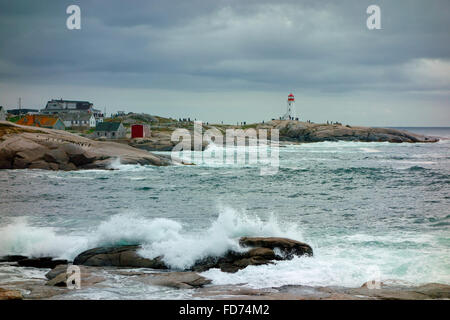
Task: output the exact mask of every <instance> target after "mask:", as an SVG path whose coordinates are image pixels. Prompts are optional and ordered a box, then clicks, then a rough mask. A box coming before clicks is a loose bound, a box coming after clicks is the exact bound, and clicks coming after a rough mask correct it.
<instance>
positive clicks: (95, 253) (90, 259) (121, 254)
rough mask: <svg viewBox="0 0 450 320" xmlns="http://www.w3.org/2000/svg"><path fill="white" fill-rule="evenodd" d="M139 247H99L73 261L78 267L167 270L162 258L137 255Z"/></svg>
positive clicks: (83, 253)
mask: <svg viewBox="0 0 450 320" xmlns="http://www.w3.org/2000/svg"><path fill="white" fill-rule="evenodd" d="M138 249H140V246H138V245H131V246H112V247H99V248H94V249H90V250H87V251H84V252H82V253H80V254H79V255H78V256H77V257H76V258H75V259H74V261H73V264H76V265H85V266H96V267H106V266H114V267H129V268H153V269H167V267H166V265H165V264H164V262H163V261H162V258H161V257H157V258H155V259H147V258H143V257H141V256H140V255H138V254H137V250H138Z"/></svg>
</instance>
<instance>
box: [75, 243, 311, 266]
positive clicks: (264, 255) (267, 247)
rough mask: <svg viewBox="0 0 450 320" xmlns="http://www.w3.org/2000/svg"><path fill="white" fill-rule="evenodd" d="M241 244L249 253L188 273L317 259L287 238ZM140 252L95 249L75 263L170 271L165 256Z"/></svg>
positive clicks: (206, 261)
mask: <svg viewBox="0 0 450 320" xmlns="http://www.w3.org/2000/svg"><path fill="white" fill-rule="evenodd" d="M239 244H240V246H241V247H242V248H248V250H245V249H244V250H243V251H242V252H241V251H239V252H237V251H227V252H226V253H225V254H224V255H222V256H210V257H205V258H203V259H201V260H199V261H197V262H196V263H195V264H194V265H193V266H192V267H191V268H190V269H189V270H188V271H196V272H202V271H206V270H208V269H211V268H219V269H221V270H222V271H223V272H236V271H238V270H240V269H244V268H246V267H247V266H249V265H262V264H269V263H273V261H274V260H290V259H293V258H294V256H303V255H304V256H312V255H313V250H312V248H311V247H310V246H309V245H307V244H306V243H303V242H299V241H296V240H291V239H286V238H262V237H242V238H240V240H239ZM139 249H140V246H139V245H126V246H110V247H99V248H93V249H90V250H87V251H84V252H82V253H80V254H79V255H78V256H77V257H76V258H75V259H74V261H73V263H74V264H75V265H84V266H92V267H128V268H152V269H169V266H167V265H166V264H165V263H164V261H163V258H164V257H163V256H159V257H156V258H154V259H147V258H144V257H141V256H140V255H139V254H138V250H139Z"/></svg>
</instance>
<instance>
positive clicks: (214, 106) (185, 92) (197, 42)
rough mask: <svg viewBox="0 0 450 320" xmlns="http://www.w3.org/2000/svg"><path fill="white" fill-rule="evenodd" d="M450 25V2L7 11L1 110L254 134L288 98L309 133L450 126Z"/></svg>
mask: <svg viewBox="0 0 450 320" xmlns="http://www.w3.org/2000/svg"><path fill="white" fill-rule="evenodd" d="M72 4H76V5H78V6H79V7H80V8H81V30H68V29H67V27H66V19H67V18H68V17H69V15H68V14H66V8H67V7H68V6H69V5H72ZM371 4H376V5H378V6H379V7H380V8H381V30H369V29H368V28H367V26H366V20H367V18H368V16H369V14H367V13H366V9H367V7H368V6H369V5H371ZM449 17H450V1H448V0H433V1H424V0H395V1H393V0H388V1H376V0H368V1H366V0H353V1H349V0H344V1H334V0H305V1H300V0H297V1H294V0H292V1H279V0H278V1H264V0H255V1H251V0H248V1H246V0H240V1H236V0H217V1H211V0H202V1H200V0H181V1H162V0H159V1H148V0H145V1H144V0H143V1H139V0H133V1H125V0H109V1H100V0H92V1H87V0H83V1H75V0H72V1H65V0H54V1H45V0H40V1H22V0H14V1H10V0H0V105H3V106H6V107H7V108H8V109H10V108H16V107H17V105H18V98H19V97H21V98H22V106H23V107H30V108H38V109H40V108H43V107H44V106H45V103H46V102H47V100H49V99H52V98H64V99H78V100H88V101H91V102H93V103H94V104H95V106H96V107H97V108H100V109H102V110H103V109H104V108H106V110H107V113H111V112H114V111H117V110H124V111H134V112H146V113H150V114H156V115H162V116H171V117H174V118H180V117H191V118H192V119H193V118H197V119H201V120H203V121H210V122H220V121H224V122H227V123H235V122H236V121H247V122H248V123H249V122H255V121H262V120H270V119H271V118H278V117H279V116H281V115H282V114H283V113H284V112H285V109H286V99H287V95H288V94H289V93H290V92H292V93H294V94H295V96H296V108H297V112H298V116H299V117H300V119H301V120H311V121H314V122H326V121H327V120H333V121H340V122H342V123H345V124H353V125H357V124H359V125H373V126H449V125H450V19H449Z"/></svg>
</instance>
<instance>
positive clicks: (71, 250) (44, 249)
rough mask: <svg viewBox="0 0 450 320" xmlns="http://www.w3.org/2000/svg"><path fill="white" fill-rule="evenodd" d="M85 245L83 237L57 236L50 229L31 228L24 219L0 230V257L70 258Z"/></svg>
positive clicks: (19, 219)
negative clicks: (17, 255) (14, 255)
mask: <svg viewBox="0 0 450 320" xmlns="http://www.w3.org/2000/svg"><path fill="white" fill-rule="evenodd" d="M86 245H87V239H86V238H85V237H78V236H68V235H59V234H57V232H56V230H55V229H54V228H50V227H33V226H30V225H29V224H28V222H27V220H26V219H25V218H18V219H16V220H15V221H14V222H13V223H11V224H9V225H7V226H5V227H2V228H0V256H3V255H10V254H20V255H25V256H33V257H42V256H52V257H60V258H71V257H72V256H73V255H74V254H76V253H77V252H78V251H79V250H80V249H83V248H85V247H86Z"/></svg>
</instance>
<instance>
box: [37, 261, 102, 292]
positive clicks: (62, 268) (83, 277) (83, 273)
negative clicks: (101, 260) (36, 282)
mask: <svg viewBox="0 0 450 320" xmlns="http://www.w3.org/2000/svg"><path fill="white" fill-rule="evenodd" d="M69 267H70V265H58V266H56V267H55V268H53V269H52V270H50V271H49V272H48V273H47V274H46V275H45V277H46V278H47V279H48V281H47V283H46V285H47V286H56V287H67V281H68V279H69V276H70V275H71V274H72V273H71V272H69ZM76 267H77V268H79V270H80V285H81V287H82V288H85V287H91V286H93V285H95V284H97V283H99V282H103V281H105V278H104V277H103V276H102V275H100V272H101V271H102V270H101V269H99V268H89V267H85V266H76ZM72 284H74V283H72Z"/></svg>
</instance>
